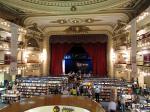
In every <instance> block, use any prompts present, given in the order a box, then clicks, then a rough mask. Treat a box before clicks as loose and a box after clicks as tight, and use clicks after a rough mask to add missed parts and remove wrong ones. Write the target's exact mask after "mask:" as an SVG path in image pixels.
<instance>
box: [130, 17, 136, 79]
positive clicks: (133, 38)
mask: <svg viewBox="0 0 150 112" xmlns="http://www.w3.org/2000/svg"><path fill="white" fill-rule="evenodd" d="M130 25H131V28H130V38H131V67H132V72H131V78H137V66H136V52H137V40H136V39H137V33H136V18H135V19H133V20H132V21H131V22H130Z"/></svg>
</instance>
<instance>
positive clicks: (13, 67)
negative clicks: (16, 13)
mask: <svg viewBox="0 0 150 112" xmlns="http://www.w3.org/2000/svg"><path fill="white" fill-rule="evenodd" d="M10 30H11V39H10V43H11V45H10V51H11V62H10V75H11V76H12V80H13V81H14V80H15V76H16V75H17V73H18V71H17V48H18V45H17V41H18V26H17V25H15V24H14V23H11V28H10Z"/></svg>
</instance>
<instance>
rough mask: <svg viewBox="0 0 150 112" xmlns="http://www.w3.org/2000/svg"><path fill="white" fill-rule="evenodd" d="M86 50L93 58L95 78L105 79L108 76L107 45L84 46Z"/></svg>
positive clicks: (89, 44)
mask: <svg viewBox="0 0 150 112" xmlns="http://www.w3.org/2000/svg"><path fill="white" fill-rule="evenodd" d="M83 46H84V48H85V50H86V51H87V53H88V54H89V55H90V56H91V58H92V64H93V76H96V77H104V76H106V75H107V55H106V53H107V43H88V44H83Z"/></svg>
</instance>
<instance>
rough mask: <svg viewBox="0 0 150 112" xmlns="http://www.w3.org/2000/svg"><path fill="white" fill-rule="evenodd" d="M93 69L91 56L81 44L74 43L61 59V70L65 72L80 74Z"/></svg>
mask: <svg viewBox="0 0 150 112" xmlns="http://www.w3.org/2000/svg"><path fill="white" fill-rule="evenodd" d="M92 69H93V66H92V58H91V57H90V56H89V54H88V53H87V52H86V50H85V49H84V48H83V47H82V45H81V44H74V45H73V47H72V48H71V49H70V50H69V52H67V53H66V54H65V56H64V59H63V70H64V71H63V72H64V73H65V74H68V73H71V72H74V73H80V74H88V73H91V72H92Z"/></svg>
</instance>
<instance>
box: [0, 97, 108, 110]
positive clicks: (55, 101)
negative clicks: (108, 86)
mask: <svg viewBox="0 0 150 112" xmlns="http://www.w3.org/2000/svg"><path fill="white" fill-rule="evenodd" d="M50 105H65V106H75V107H80V108H84V109H87V110H89V111H90V112H105V110H104V109H103V107H102V106H101V105H100V104H99V103H97V102H95V101H92V100H90V99H89V98H87V97H82V96H63V95H51V96H36V97H32V98H30V99H27V100H24V101H20V102H16V103H13V104H10V105H9V106H7V107H5V108H3V109H2V110H0V112H24V111H26V110H29V109H32V108H36V107H41V106H50Z"/></svg>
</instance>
